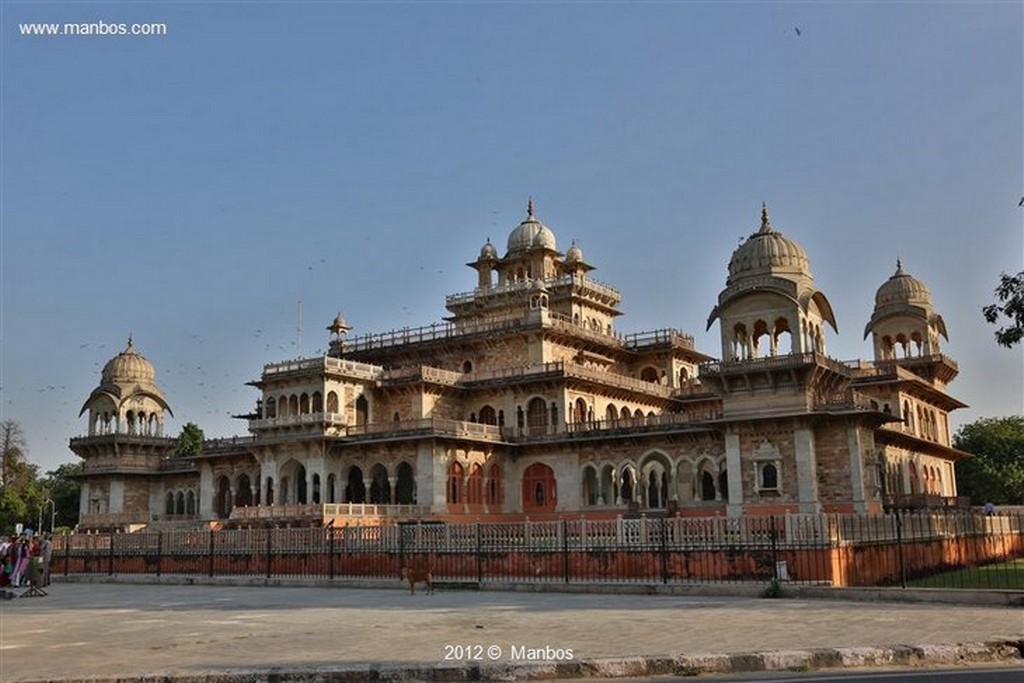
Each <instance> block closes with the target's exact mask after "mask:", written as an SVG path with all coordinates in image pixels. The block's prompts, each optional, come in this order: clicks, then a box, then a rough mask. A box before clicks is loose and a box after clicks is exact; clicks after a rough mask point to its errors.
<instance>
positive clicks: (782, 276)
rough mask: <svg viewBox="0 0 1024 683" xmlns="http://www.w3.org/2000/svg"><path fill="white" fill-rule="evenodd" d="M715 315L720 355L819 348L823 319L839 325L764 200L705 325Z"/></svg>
mask: <svg viewBox="0 0 1024 683" xmlns="http://www.w3.org/2000/svg"><path fill="white" fill-rule="evenodd" d="M716 319H717V320H718V321H719V322H720V324H721V337H722V360H723V361H736V360H748V359H754V358H761V357H764V356H779V355H786V354H790V353H792V354H804V353H811V352H818V353H824V352H825V334H824V325H825V323H828V324H829V325H831V326H832V329H833V330H835V331H836V332H838V331H839V330H838V327H837V325H836V319H835V316H834V315H833V313H832V305H831V304H829V302H828V299H826V298H825V295H824V294H822V293H821V292H820V291H818V290H817V289H816V288H815V286H814V278H813V277H812V276H811V271H810V267H809V265H808V261H807V254H806V253H805V252H804V250H803V248H802V247H801V246H800V245H799V244H797V243H796V242H794V241H792V240H790V239H788V238H786V237H785V236H784V235H783V234H782V233H780V232H778V231H777V230H775V228H774V227H772V224H771V219H770V218H769V217H768V208H767V207H766V206H764V205H762V208H761V229H760V230H758V231H757V232H755V233H754V234H752V235H751V236H750V237H748V238H747V239H746V241H744V242H743V244H741V245H740V246H739V248H737V249H736V251H735V252H733V255H732V259H731V260H730V261H729V277H728V279H727V280H726V283H725V289H724V290H722V292H721V294H719V295H718V305H717V306H715V308H714V309H713V310H712V311H711V315H710V316H709V317H708V325H707V327H708V329H711V325H712V324H713V323H714V322H715V320H716ZM787 337H788V343H786V342H787V340H786V339H785V338H787Z"/></svg>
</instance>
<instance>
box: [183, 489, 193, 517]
mask: <svg viewBox="0 0 1024 683" xmlns="http://www.w3.org/2000/svg"><path fill="white" fill-rule="evenodd" d="M185 514H186V515H188V516H190V517H191V516H192V515H195V514H196V494H195V493H194V492H192V491H189V492H188V493H186V494H185Z"/></svg>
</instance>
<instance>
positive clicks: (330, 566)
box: [327, 519, 334, 581]
mask: <svg viewBox="0 0 1024 683" xmlns="http://www.w3.org/2000/svg"><path fill="white" fill-rule="evenodd" d="M327 572H328V575H329V576H330V577H331V580H332V581H333V580H334V520H333V519H332V520H331V523H330V524H328V525H327Z"/></svg>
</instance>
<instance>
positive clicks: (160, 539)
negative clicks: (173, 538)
mask: <svg viewBox="0 0 1024 683" xmlns="http://www.w3.org/2000/svg"><path fill="white" fill-rule="evenodd" d="M163 559H164V532H162V531H158V532H156V576H157V578H160V569H161V565H162V564H163Z"/></svg>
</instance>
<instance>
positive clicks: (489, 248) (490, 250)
mask: <svg viewBox="0 0 1024 683" xmlns="http://www.w3.org/2000/svg"><path fill="white" fill-rule="evenodd" d="M496 258H498V250H497V249H495V248H494V245H493V244H491V238H490V237H488V238H487V244H485V245H484V246H482V247H480V259H481V260H486V259H496Z"/></svg>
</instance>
